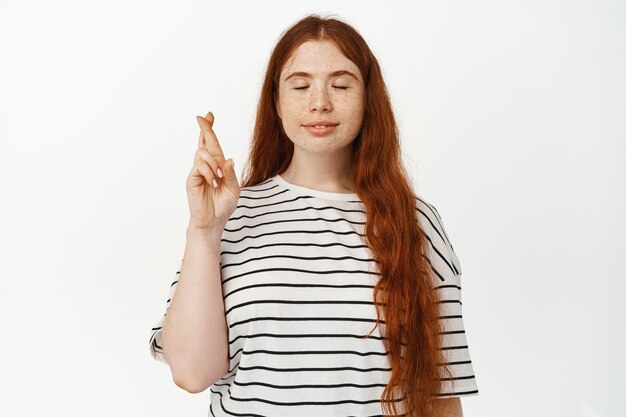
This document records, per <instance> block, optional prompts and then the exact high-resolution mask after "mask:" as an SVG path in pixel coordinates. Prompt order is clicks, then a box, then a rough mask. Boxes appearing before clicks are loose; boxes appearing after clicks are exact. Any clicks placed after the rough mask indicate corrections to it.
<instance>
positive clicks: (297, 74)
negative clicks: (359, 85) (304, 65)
mask: <svg viewBox="0 0 626 417" xmlns="http://www.w3.org/2000/svg"><path fill="white" fill-rule="evenodd" d="M340 75H349V76H351V77H352V78H354V79H355V80H357V81H358V80H359V79H358V78H357V76H356V75H354V74H353V73H351V72H350V71H348V70H339V71H333V72H331V73H330V76H331V77H339V76H340ZM311 76H312V75H311V74H310V73H308V72H304V71H297V72H292V73H291V74H289V75H288V76H287V78H285V80H284V81H287V80H288V79H290V78H291V77H306V78H311Z"/></svg>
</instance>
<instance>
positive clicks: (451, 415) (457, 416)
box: [435, 397, 463, 417]
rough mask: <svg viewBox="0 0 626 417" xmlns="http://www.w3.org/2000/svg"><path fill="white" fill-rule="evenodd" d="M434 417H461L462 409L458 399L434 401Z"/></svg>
mask: <svg viewBox="0 0 626 417" xmlns="http://www.w3.org/2000/svg"><path fill="white" fill-rule="evenodd" d="M435 410H436V412H435V415H437V416H440V417H463V407H462V406H461V399H460V398H459V397H453V398H440V399H436V400H435Z"/></svg>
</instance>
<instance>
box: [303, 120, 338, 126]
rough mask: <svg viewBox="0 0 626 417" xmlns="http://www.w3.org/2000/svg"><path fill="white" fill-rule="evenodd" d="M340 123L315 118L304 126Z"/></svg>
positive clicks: (335, 124)
mask: <svg viewBox="0 0 626 417" xmlns="http://www.w3.org/2000/svg"><path fill="white" fill-rule="evenodd" d="M338 124H339V123H335V122H331V121H329V120H315V121H313V122H310V123H307V124H305V125H303V126H306V127H314V126H337V125H338Z"/></svg>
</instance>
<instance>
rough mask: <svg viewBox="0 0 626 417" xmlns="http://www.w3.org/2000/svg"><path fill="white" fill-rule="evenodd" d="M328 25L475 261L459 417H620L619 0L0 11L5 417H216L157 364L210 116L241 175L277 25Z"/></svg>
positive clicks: (98, 5)
mask: <svg viewBox="0 0 626 417" xmlns="http://www.w3.org/2000/svg"><path fill="white" fill-rule="evenodd" d="M308 13H321V14H323V15H327V14H334V15H335V16H336V17H340V18H342V19H345V20H346V21H348V22H349V23H351V24H352V25H354V26H355V27H356V28H357V30H359V31H360V33H361V34H362V35H363V36H364V37H365V39H366V40H367V41H368V43H369V45H370V46H371V48H372V50H373V51H374V54H375V55H376V56H377V58H378V59H379V62H380V64H381V66H382V68H383V75H384V77H385V81H386V83H387V86H388V89H389V92H390V94H391V98H392V101H393V106H394V111H395V114H396V116H397V121H398V125H399V127H400V131H401V138H402V146H403V150H404V158H405V161H406V164H407V167H408V169H409V171H410V173H411V174H412V180H413V182H414V184H415V187H416V190H417V191H418V192H420V193H421V194H422V196H424V197H425V198H427V199H428V200H429V201H431V202H432V203H433V204H434V205H435V206H436V207H437V208H438V209H439V212H440V213H441V215H442V217H443V221H444V224H445V226H446V229H447V231H448V233H449V235H450V239H451V241H452V242H453V245H454V247H455V249H456V251H457V253H458V255H459V258H460V260H461V263H462V265H463V309H464V318H465V325H466V331H467V338H468V342H469V346H470V353H471V356H472V359H473V363H474V370H475V372H476V378H477V383H478V386H479V390H480V393H479V395H478V396H473V397H467V398H464V399H463V400H462V402H463V408H464V411H465V415H466V416H470V417H471V416H475V417H478V416H480V417H492V416H493V417H496V416H498V417H499V416H503V415H506V416H520V417H521V416H524V417H527V416H546V417H547V416H550V417H552V416H568V417H570V416H574V417H577V416H580V417H618V416H624V415H626V405H625V403H624V399H623V394H624V384H623V377H624V375H625V374H626V361H625V359H624V352H626V337H625V335H624V327H625V324H626V323H625V322H626V320H625V318H626V314H625V313H626V311H625V309H624V304H623V301H624V296H625V295H626V273H625V272H624V271H625V268H624V259H625V257H624V253H625V251H626V239H625V236H626V227H625V222H624V215H623V214H624V213H625V212H626V195H625V194H626V191H625V190H626V187H625V184H624V176H625V174H626V172H625V166H626V164H625V163H626V160H625V159H626V152H625V151H626V149H625V139H626V122H625V119H626V117H625V116H626V77H625V76H624V74H626V62H625V61H626V57H625V55H626V54H625V52H626V6H625V3H624V2H623V1H599V0H593V1H592V0H587V1H546V0H542V1H539V0H536V1H509V0H498V1H496V0H493V1H475V2H466V1H445V2H443V1H430V2H427V1H415V2H389V1H387V2H378V1H376V2H366V1H362V0H361V1H343V2H338V1H322V0H320V1H317V2H315V4H307V3H305V2H287V1H284V2H279V1H264V2H230V3H228V2H219V3H218V2H207V1H204V2H202V1H189V2H178V3H175V2H155V1H128V0H126V1H108V2H85V1H64V0H59V1H55V2H45V1H23V0H20V1H17V0H14V1H7V0H1V1H0V139H1V142H0V143H1V145H0V187H1V188H0V198H1V199H2V200H1V205H0V210H1V216H0V263H1V264H0V267H1V270H0V271H1V278H0V324H1V326H0V361H1V368H0V415H2V416H10V417H21V416H44V415H45V416H63V417H74V416H76V417H79V416H91V417H99V416H148V415H149V416H153V417H158V416H174V415H176V416H206V415H207V414H208V407H209V391H208V390H207V391H205V392H203V393H200V394H196V395H193V394H189V393H187V392H186V391H183V390H182V389H180V388H178V387H177V386H176V385H175V384H174V383H173V381H172V379H171V376H170V373H169V369H168V367H167V366H166V365H164V364H162V363H160V362H156V361H154V360H153V359H152V358H151V357H150V356H149V353H148V335H149V330H150V328H151V327H152V326H153V325H154V323H155V322H156V321H157V320H158V319H159V318H160V316H161V315H162V314H163V312H164V307H165V301H166V297H167V294H168V291H169V285H170V282H171V280H172V278H173V276H174V273H175V272H176V268H177V267H178V265H179V261H180V259H181V257H182V254H183V250H184V244H185V229H186V225H187V222H188V215H189V211H188V206H187V199H186V198H187V197H186V191H185V179H186V177H187V175H188V172H189V170H190V169H191V166H192V161H193V156H194V153H195V149H196V146H197V141H198V125H197V123H196V120H195V116H196V115H204V114H205V113H206V112H207V111H209V110H212V111H213V112H214V114H215V118H216V121H215V126H214V128H215V130H216V132H217V135H218V138H219V140H220V142H221V144H222V147H223V149H224V152H225V154H226V155H227V157H233V158H234V160H235V168H236V169H237V172H238V176H239V178H240V179H241V168H242V167H243V165H244V163H245V159H246V157H247V151H248V146H249V143H250V137H251V130H252V127H253V123H254V116H255V111H256V105H257V99H258V94H259V91H260V86H261V82H262V77H263V74H264V70H265V65H266V63H267V59H268V57H269V54H270V51H271V49H272V47H273V46H274V44H275V42H276V41H277V39H278V38H279V36H280V34H281V32H282V31H283V30H285V29H286V28H287V27H288V26H289V25H291V24H293V23H295V22H296V21H297V20H298V19H300V18H302V17H304V16H305V15H306V14H308Z"/></svg>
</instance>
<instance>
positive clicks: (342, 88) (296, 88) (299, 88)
mask: <svg viewBox="0 0 626 417" xmlns="http://www.w3.org/2000/svg"><path fill="white" fill-rule="evenodd" d="M333 87H335V88H338V89H340V90H347V89H348V88H349V87H338V86H333ZM305 88H309V87H308V86H307V87H295V88H294V90H304V89H305Z"/></svg>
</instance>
